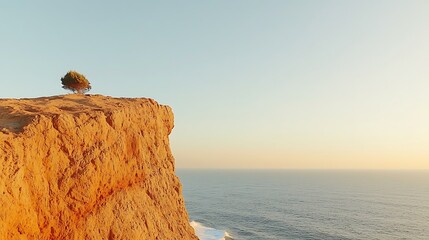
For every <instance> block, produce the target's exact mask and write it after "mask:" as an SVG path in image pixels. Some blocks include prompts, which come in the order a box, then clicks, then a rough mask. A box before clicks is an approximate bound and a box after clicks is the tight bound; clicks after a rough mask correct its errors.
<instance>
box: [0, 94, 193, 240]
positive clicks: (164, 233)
mask: <svg viewBox="0 0 429 240" xmlns="http://www.w3.org/2000/svg"><path fill="white" fill-rule="evenodd" d="M173 124H174V123H173V113H172V111H171V109H170V107H168V106H163V105H159V104H158V103H157V102H155V101H154V100H151V99H143V98H140V99H127V98H111V97H105V96H100V95H86V96H84V95H65V96H56V97H46V98H35V99H20V100H17V99H1V100H0V238H1V239H109V240H111V239H162V240H164V239H197V237H196V236H195V235H194V230H193V229H192V227H191V226H190V224H189V219H188V215H187V212H186V209H185V205H184V201H183V197H182V194H181V192H182V189H181V184H180V182H179V179H178V178H177V177H176V175H175V172H174V171H175V169H174V158H173V156H172V154H171V150H170V146H169V138H168V136H169V134H170V133H171V130H172V129H173Z"/></svg>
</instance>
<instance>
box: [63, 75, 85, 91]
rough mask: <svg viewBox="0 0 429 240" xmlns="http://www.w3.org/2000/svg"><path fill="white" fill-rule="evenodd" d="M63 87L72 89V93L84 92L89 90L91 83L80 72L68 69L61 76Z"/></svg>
mask: <svg viewBox="0 0 429 240" xmlns="http://www.w3.org/2000/svg"><path fill="white" fill-rule="evenodd" d="M61 83H62V84H63V88H64V89H67V90H70V91H73V92H74V93H76V92H77V93H80V94H84V93H86V92H88V91H89V90H91V83H89V81H88V79H86V77H85V76H83V75H82V74H80V73H78V72H76V71H69V72H68V73H67V74H66V75H65V76H64V77H62V78H61Z"/></svg>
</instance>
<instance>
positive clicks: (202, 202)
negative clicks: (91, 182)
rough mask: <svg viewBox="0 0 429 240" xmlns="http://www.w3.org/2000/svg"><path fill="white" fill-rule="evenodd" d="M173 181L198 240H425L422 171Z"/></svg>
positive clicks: (185, 176) (208, 173)
mask: <svg viewBox="0 0 429 240" xmlns="http://www.w3.org/2000/svg"><path fill="white" fill-rule="evenodd" d="M177 174H178V176H179V177H180V180H181V182H182V184H183V194H184V197H185V202H186V207H187V210H188V213H189V216H190V219H191V221H192V222H191V225H192V226H193V227H194V228H195V229H196V231H197V234H198V236H199V237H200V238H201V240H212V239H213V240H215V239H216V240H218V239H230V238H229V237H231V238H233V239H234V240H240V239H242V240H264V239H275V240H282V239H386V240H387V239H388V240H392V239H425V240H428V239H429V171H348V170H344V171H331V170H326V171H324V170H320V171H319V170H317V171H316V170H314V171H313V170H272V171H268V170H184V169H179V170H178V171H177ZM225 236H226V237H225Z"/></svg>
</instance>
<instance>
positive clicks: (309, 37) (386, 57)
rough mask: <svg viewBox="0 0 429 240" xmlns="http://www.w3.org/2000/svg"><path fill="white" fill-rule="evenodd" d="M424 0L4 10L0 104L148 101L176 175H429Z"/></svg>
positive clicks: (50, 4)
mask: <svg viewBox="0 0 429 240" xmlns="http://www.w3.org/2000/svg"><path fill="white" fill-rule="evenodd" d="M428 13H429V1H425V0H423V1H414V0H410V1H405V0H404V1H396V0H377V1H373V0H359V1H358V0H356V1H340V0H337V1H328V0H326V1H305V0H303V1H301V0H299V1H287V0H279V1H276V0H264V1H259V0H258V1H254V0H245V1H244V0H242V1H238V0H233V1H231V0H217V1H197V0H192V1H80V0H79V1H1V3H0V55H1V57H0V84H1V88H0V98H23V97H40V96H49V95H60V94H67V92H66V91H65V90H63V89H62V88H61V83H60V78H61V77H62V76H64V75H65V73H67V71H69V70H76V71H78V72H80V73H82V74H84V75H85V76H86V77H87V78H88V79H89V81H90V82H91V85H92V87H93V89H92V90H91V92H90V93H91V94H103V95H109V96H115V97H149V98H153V99H155V100H157V101H158V102H159V103H161V104H166V105H169V106H171V107H172V108H173V111H174V114H175V128H174V130H173V132H172V134H171V136H170V140H171V147H172V150H173V154H174V156H175V158H176V166H177V167H178V168H257V169H261V168H263V169H266V168H270V169H272V168H275V169H280V168H281V169H283V168H286V169H429V27H428V26H429V14H428Z"/></svg>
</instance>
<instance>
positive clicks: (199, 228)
mask: <svg viewBox="0 0 429 240" xmlns="http://www.w3.org/2000/svg"><path fill="white" fill-rule="evenodd" d="M191 226H192V227H193V228H194V229H195V234H196V235H197V236H198V238H200V239H201V240H233V238H232V237H231V235H229V234H228V233H227V232H226V231H222V230H218V229H214V228H211V227H206V226H204V225H203V224H201V223H199V222H196V221H192V222H191Z"/></svg>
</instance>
